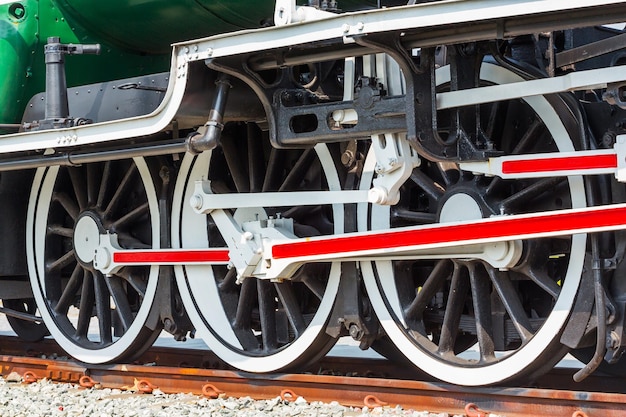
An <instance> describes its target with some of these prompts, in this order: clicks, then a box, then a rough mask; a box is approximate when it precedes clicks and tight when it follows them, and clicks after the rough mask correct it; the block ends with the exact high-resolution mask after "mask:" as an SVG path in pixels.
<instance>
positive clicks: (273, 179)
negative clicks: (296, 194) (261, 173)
mask: <svg viewBox="0 0 626 417" xmlns="http://www.w3.org/2000/svg"><path fill="white" fill-rule="evenodd" d="M282 154H283V152H281V151H280V150H278V149H276V148H274V147H272V149H271V151H270V156H269V160H268V161H267V172H266V173H265V177H264V178H263V191H275V190H277V189H278V187H279V185H278V184H279V181H280V179H279V178H278V177H279V175H280V173H279V171H280V168H281V167H282V164H281V163H280V161H281V159H280V156H281V155H282Z"/></svg>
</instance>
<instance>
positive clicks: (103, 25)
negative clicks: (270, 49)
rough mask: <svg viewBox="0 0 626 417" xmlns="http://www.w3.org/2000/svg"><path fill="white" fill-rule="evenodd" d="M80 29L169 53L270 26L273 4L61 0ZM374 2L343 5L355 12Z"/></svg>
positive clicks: (263, 0)
mask: <svg viewBox="0 0 626 417" xmlns="http://www.w3.org/2000/svg"><path fill="white" fill-rule="evenodd" d="M56 2H57V3H58V6H59V8H61V9H62V10H64V11H66V13H67V17H68V18H71V19H72V20H73V21H74V22H76V24H78V25H80V26H82V27H85V28H89V30H90V31H91V32H92V33H95V34H98V35H99V36H100V37H101V38H102V39H104V40H106V41H108V42H110V43H111V44H112V45H116V46H119V47H122V48H128V49H132V50H136V51H142V52H148V53H165V52H167V50H168V47H169V45H170V44H171V43H174V42H179V41H185V40H190V39H196V38H199V37H205V36H210V35H215V34H218V33H225V32H233V31H236V30H241V29H251V28H258V27H261V26H264V25H269V24H271V22H272V19H273V15H274V1H272V0H175V1H174V0H146V1H134V0H107V1H93V0H56ZM372 3H373V4H374V5H375V3H376V2H371V1H354V0H345V1H340V2H339V4H340V6H342V7H344V8H346V9H348V10H353V9H355V8H363V5H369V6H371V5H372Z"/></svg>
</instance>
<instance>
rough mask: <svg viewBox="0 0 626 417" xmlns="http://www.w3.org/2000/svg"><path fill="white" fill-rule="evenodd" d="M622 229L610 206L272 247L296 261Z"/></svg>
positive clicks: (625, 216) (623, 219)
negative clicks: (343, 254) (349, 254)
mask: <svg viewBox="0 0 626 417" xmlns="http://www.w3.org/2000/svg"><path fill="white" fill-rule="evenodd" d="M620 226H626V206H621V205H620V206H617V207H615V206H607V208H602V209H593V210H587V211H583V212H571V211H569V212H565V213H552V214H545V213H542V214H538V215H536V216H532V217H526V218H515V217H510V218H507V217H502V218H499V219H497V220H492V219H485V220H482V221H481V220H478V221H476V222H473V223H466V224H450V225H446V224H438V225H433V226H426V227H420V228H418V229H415V228H413V229H411V230H396V231H388V232H381V233H378V234H374V235H366V236H363V235H361V236H359V235H355V236H350V235H344V236H341V237H332V238H331V237H329V238H328V239H319V240H309V241H303V242H297V243H284V244H278V245H274V246H273V248H272V257H273V258H275V259H280V258H297V257H303V256H320V255H329V254H333V253H338V254H341V253H350V252H356V251H368V250H385V249H393V248H402V247H407V246H418V245H436V244H444V243H452V242H465V243H471V242H473V241H478V240H482V239H490V238H496V239H500V240H502V239H504V240H506V238H516V237H517V236H530V235H537V234H541V233H554V232H556V233H559V232H563V233H562V234H569V233H575V232H581V231H584V230H585V229H591V228H603V227H613V228H619V227H620ZM624 228H626V227H624Z"/></svg>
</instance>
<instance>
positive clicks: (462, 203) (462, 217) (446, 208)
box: [439, 193, 483, 223]
mask: <svg viewBox="0 0 626 417" xmlns="http://www.w3.org/2000/svg"><path fill="white" fill-rule="evenodd" d="M482 218H483V211H482V210H481V209H480V205H479V204H478V202H477V201H476V200H475V199H474V197H472V196H470V195H469V194H466V193H458V194H454V195H453V196H450V198H448V199H447V200H446V202H445V203H444V204H443V207H441V211H440V212H439V223H449V222H460V221H466V220H478V219H482Z"/></svg>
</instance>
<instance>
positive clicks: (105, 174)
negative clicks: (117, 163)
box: [96, 161, 111, 207]
mask: <svg viewBox="0 0 626 417" xmlns="http://www.w3.org/2000/svg"><path fill="white" fill-rule="evenodd" d="M110 184H111V161H106V162H105V163H104V169H103V171H102V180H101V181H100V187H99V190H98V200H97V202H96V206H97V207H104V202H105V198H106V193H107V190H108V187H109V185H110Z"/></svg>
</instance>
